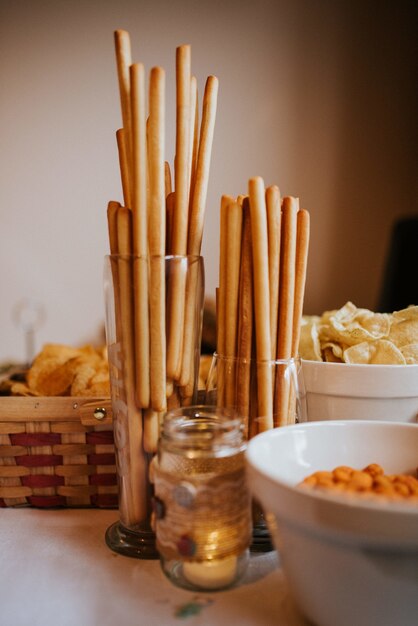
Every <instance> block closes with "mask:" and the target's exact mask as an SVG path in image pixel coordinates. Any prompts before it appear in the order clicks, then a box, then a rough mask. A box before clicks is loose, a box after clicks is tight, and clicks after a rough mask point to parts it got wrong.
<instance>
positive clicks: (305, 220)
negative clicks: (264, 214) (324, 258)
mask: <svg viewBox="0 0 418 626" xmlns="http://www.w3.org/2000/svg"><path fill="white" fill-rule="evenodd" d="M309 230H310V217H309V213H308V211H307V210H306V209H300V210H299V211H298V213H297V231H296V264H295V273H296V276H295V299H294V302H295V303H294V307H293V334H292V349H291V355H292V357H294V358H296V357H297V356H298V351H299V338H300V324H301V320H302V313H303V299H304V295H305V283H306V270H307V266H308V250H309Z"/></svg>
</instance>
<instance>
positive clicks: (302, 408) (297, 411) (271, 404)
mask: <svg viewBox="0 0 418 626" xmlns="http://www.w3.org/2000/svg"><path fill="white" fill-rule="evenodd" d="M205 401H206V403H207V404H214V405H216V406H217V407H218V408H220V407H222V408H228V409H233V410H235V411H237V413H238V414H239V415H240V416H241V417H242V419H243V422H244V433H245V437H246V439H251V438H252V437H254V436H255V435H257V434H258V433H260V432H262V431H264V430H268V429H270V428H275V427H279V426H286V425H290V424H295V423H298V422H305V421H307V409H306V392H305V385H304V380H303V374H302V362H301V359H300V358H291V359H277V360H267V361H257V360H255V359H242V358H238V357H227V356H222V355H219V354H218V353H216V352H215V353H214V355H213V358H212V363H211V367H210V370H209V374H208V378H207V383H206V399H205ZM252 511H253V512H252V515H253V538H252V543H251V551H253V552H268V551H271V550H274V547H273V543H272V541H271V537H270V533H269V531H268V528H267V523H266V520H265V519H264V513H263V510H262V508H261V506H260V505H259V503H258V502H257V501H256V500H255V499H253V503H252Z"/></svg>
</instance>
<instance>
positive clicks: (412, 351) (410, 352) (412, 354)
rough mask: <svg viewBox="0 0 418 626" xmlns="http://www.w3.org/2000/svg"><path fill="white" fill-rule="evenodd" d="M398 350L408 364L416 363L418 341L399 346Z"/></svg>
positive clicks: (417, 360)
mask: <svg viewBox="0 0 418 626" xmlns="http://www.w3.org/2000/svg"><path fill="white" fill-rule="evenodd" d="M399 350H400V351H401V352H402V354H403V356H404V358H405V361H406V363H407V364H408V365H414V364H416V363H417V364H418V343H409V344H408V345H407V346H401V347H400V348H399Z"/></svg>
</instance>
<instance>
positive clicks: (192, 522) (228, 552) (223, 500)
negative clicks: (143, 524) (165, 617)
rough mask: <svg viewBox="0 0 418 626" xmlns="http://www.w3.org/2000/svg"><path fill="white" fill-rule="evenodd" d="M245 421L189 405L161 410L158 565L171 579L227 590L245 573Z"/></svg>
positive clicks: (248, 521)
mask: <svg viewBox="0 0 418 626" xmlns="http://www.w3.org/2000/svg"><path fill="white" fill-rule="evenodd" d="M245 445H246V444H245V439H244V427H243V422H242V420H241V419H240V418H239V417H238V415H237V413H236V412H234V411H233V410H229V409H222V408H217V407H212V406H190V407H183V408H179V409H174V410H173V411H170V412H168V413H167V414H166V416H165V419H164V423H163V426H162V432H161V437H160V442H159V448H158V456H157V457H156V458H155V460H154V462H153V470H152V480H153V483H154V490H155V497H154V515H155V529H156V537H157V549H158V551H159V553H160V560H161V567H162V569H163V571H164V573H165V574H166V576H167V577H168V578H169V579H170V580H171V581H172V582H173V583H174V584H176V585H178V586H180V587H185V588H187V589H193V590H196V589H198V590H216V589H224V588H226V587H230V586H232V585H233V584H235V583H236V582H237V581H238V580H239V578H240V577H241V576H242V575H243V573H244V571H245V568H246V566H247V563H248V558H249V556H248V555H249V550H248V548H249V545H250V542H251V534H252V518H251V498H250V494H249V490H248V487H247V482H246V476H245V457H244V451H245Z"/></svg>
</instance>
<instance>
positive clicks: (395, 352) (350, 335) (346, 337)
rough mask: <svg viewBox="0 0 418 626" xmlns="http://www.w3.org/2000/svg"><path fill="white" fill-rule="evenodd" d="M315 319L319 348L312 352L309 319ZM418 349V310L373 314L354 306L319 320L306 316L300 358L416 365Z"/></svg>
mask: <svg viewBox="0 0 418 626" xmlns="http://www.w3.org/2000/svg"><path fill="white" fill-rule="evenodd" d="M311 317H315V318H316V321H315V324H316V326H317V330H318V342H319V355H320V359H319V358H318V351H317V346H315V350H312V349H309V348H312V337H311V336H310V335H309V332H310V331H309V330H308V329H309V323H310V318H311ZM417 345H418V306H409V307H407V308H406V309H402V310H401V311H395V312H394V313H374V312H373V311H370V310H369V309H359V308H357V307H356V306H355V305H354V304H353V303H352V302H350V301H349V302H346V304H345V305H344V306H343V307H341V308H340V309H333V310H329V311H325V312H324V313H323V314H322V315H321V316H320V317H319V318H318V317H317V316H304V318H303V320H302V324H301V338H300V355H301V357H302V358H304V359H309V360H311V361H312V360H315V361H317V360H323V361H331V362H338V361H341V360H342V361H345V362H347V363H379V364H408V365H409V364H415V363H418V358H417Z"/></svg>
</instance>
